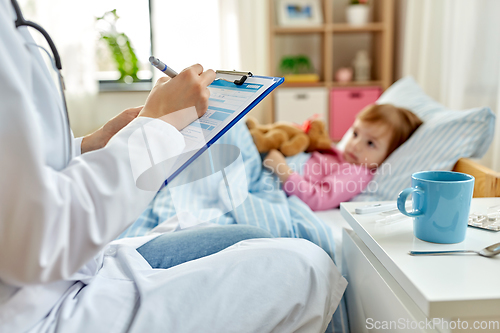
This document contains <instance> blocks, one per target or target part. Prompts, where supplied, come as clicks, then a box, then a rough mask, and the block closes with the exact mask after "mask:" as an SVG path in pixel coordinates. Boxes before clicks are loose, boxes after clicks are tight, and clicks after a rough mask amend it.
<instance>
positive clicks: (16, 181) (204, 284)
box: [0, 0, 346, 333]
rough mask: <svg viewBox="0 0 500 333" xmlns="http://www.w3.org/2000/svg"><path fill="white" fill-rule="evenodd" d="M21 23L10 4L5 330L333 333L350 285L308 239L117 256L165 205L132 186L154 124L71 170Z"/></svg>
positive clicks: (1, 141) (3, 194)
mask: <svg viewBox="0 0 500 333" xmlns="http://www.w3.org/2000/svg"><path fill="white" fill-rule="evenodd" d="M14 20H15V14H14V11H13V8H12V6H11V3H10V1H9V0H0V166H1V167H0V332H9V333H13V332H25V331H32V332H124V331H127V330H128V331H131V332H156V331H158V332H160V331H161V332H176V333H177V332H201V331H203V332H271V331H273V332H292V331H301V332H318V331H320V330H324V328H325V327H326V324H327V323H328V321H329V319H330V318H331V315H332V313H333V311H334V309H335V308H336V306H337V304H338V302H339V301H340V297H341V296H342V293H343V291H344V289H345V287H346V281H345V279H344V278H343V277H342V276H341V275H340V274H339V272H338V270H337V269H336V267H335V266H334V265H333V262H332V261H331V260H330V258H329V257H328V256H327V255H326V253H325V252H324V251H323V250H321V249H320V248H318V247H317V246H315V245H313V244H312V243H309V242H307V241H305V240H294V239H280V240H269V239H267V240H249V241H244V242H240V243H238V244H236V245H234V246H232V247H230V248H228V249H226V250H224V251H222V252H220V253H218V254H216V255H213V256H209V257H206V258H202V259H199V260H195V261H192V262H188V263H185V264H182V265H179V266H176V267H173V268H171V269H168V270H158V269H151V267H150V266H149V264H148V263H147V262H146V261H145V260H144V259H143V257H142V256H141V255H140V254H139V253H138V252H137V251H136V250H135V249H136V247H137V246H140V245H141V244H143V243H144V242H146V241H148V240H149V239H151V237H153V236H149V237H141V238H135V239H126V240H121V241H118V242H113V243H111V244H109V243H110V242H111V241H112V240H113V239H114V238H116V236H118V235H119V234H120V233H121V232H122V231H123V230H124V229H125V228H126V227H127V226H129V225H130V224H131V223H132V222H133V221H134V220H135V219H136V218H137V217H138V216H139V215H140V213H141V212H142V211H143V210H144V209H145V208H146V206H147V204H148V203H149V202H150V201H151V200H152V198H153V197H154V194H155V193H154V192H147V191H142V190H140V189H138V188H137V187H136V186H135V182H134V177H133V175H132V171H131V166H130V158H132V156H129V150H128V145H127V143H128V141H127V140H128V138H129V137H130V134H131V133H132V132H133V131H135V130H136V129H137V128H139V127H140V126H142V125H144V124H145V123H146V122H148V121H150V119H146V118H142V119H136V120H134V121H133V122H131V123H130V124H129V125H128V126H126V127H125V128H124V129H123V130H122V131H120V132H119V133H118V134H117V135H116V136H115V137H114V138H113V139H112V140H111V141H110V142H109V143H108V145H107V146H106V147H105V148H103V149H100V150H98V151H95V152H90V153H86V154H84V155H81V156H76V155H79V154H78V153H79V150H80V148H79V145H80V141H79V140H78V139H76V140H75V139H74V142H73V143H71V144H74V147H75V149H74V150H75V156H74V158H73V159H72V160H71V162H70V163H69V165H66V162H65V154H64V152H65V151H66V149H67V145H68V144H69V142H68V138H67V136H66V133H67V132H66V131H67V128H66V127H65V126H66V124H65V120H64V117H63V116H62V115H61V101H60V99H59V97H58V93H57V90H56V87H55V86H54V85H53V83H52V82H51V80H50V78H49V76H48V75H49V74H48V72H47V70H46V67H45V64H44V63H43V61H42V60H41V59H40V56H39V55H38V54H37V52H36V51H35V50H36V49H34V48H32V47H29V46H27V43H29V42H32V39H31V36H30V35H29V33H28V32H27V30H26V28H25V27H21V28H18V29H16V28H15V26H14ZM159 123H161V124H159ZM155 124H156V125H155V126H159V129H160V130H161V131H163V132H164V133H166V134H167V136H170V138H171V139H172V141H178V140H182V136H181V135H180V133H179V132H177V130H175V128H174V127H172V126H171V125H169V124H167V123H164V122H156V123H155ZM169 142H170V141H169ZM164 146H165V147H167V151H166V152H163V153H164V155H165V154H166V155H169V154H170V155H172V156H173V155H175V154H177V153H179V152H180V151H181V150H182V148H183V147H182V146H179V145H170V146H169V145H168V143H167V144H165V145H164ZM163 157H164V156H163ZM160 185H161V182H159V184H158V187H159V186H160ZM291 290H293V291H294V292H290V291H291Z"/></svg>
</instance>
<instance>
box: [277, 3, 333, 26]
mask: <svg viewBox="0 0 500 333" xmlns="http://www.w3.org/2000/svg"><path fill="white" fill-rule="evenodd" d="M277 13H278V25H280V26H288V27H289V26H315V25H321V24H322V23H323V13H322V11H321V4H320V1H319V0H278V1H277Z"/></svg>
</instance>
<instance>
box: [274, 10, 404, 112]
mask: <svg viewBox="0 0 500 333" xmlns="http://www.w3.org/2000/svg"><path fill="white" fill-rule="evenodd" d="M395 1H396V0H377V1H373V2H371V5H370V6H371V14H372V20H373V22H371V23H368V24H365V25H362V26H353V25H350V24H348V23H337V22H339V20H341V17H342V16H343V13H341V14H342V15H339V12H338V11H339V10H341V11H344V10H345V6H344V5H342V4H341V5H339V6H337V3H338V1H337V0H321V1H320V2H321V8H322V14H323V20H324V21H323V24H320V25H317V26H295V27H284V26H279V25H277V20H276V3H277V0H270V1H269V27H270V28H269V42H270V43H269V59H270V75H279V61H280V59H281V58H282V57H283V56H284V55H296V54H305V55H307V56H309V57H311V59H312V61H313V63H314V66H315V71H316V74H318V75H319V77H320V78H321V79H322V81H320V82H291V83H287V82H285V83H284V84H283V85H282V87H285V88H292V87H297V88H300V87H320V88H321V87H322V88H325V90H329V89H331V88H339V87H370V86H372V87H380V88H382V90H384V89H387V88H388V87H389V86H390V85H391V84H392V82H393V73H392V71H393V51H394V47H393V43H394V9H395ZM344 2H345V3H347V2H348V1H347V0H345V1H344ZM363 33H366V34H367V35H368V36H365V35H362V34H363ZM294 36H296V37H295V38H294ZM351 40H353V41H354V42H353V43H354V44H355V45H356V43H357V42H359V41H362V42H365V43H366V50H367V51H368V52H369V54H370V58H371V61H372V62H371V66H372V67H371V78H372V80H370V81H366V82H356V81H354V82H348V83H340V82H335V81H334V80H335V71H336V70H338V69H339V68H340V67H347V66H352V59H353V57H354V55H355V51H356V49H355V48H353V47H350V44H349V43H350V41H351ZM293 43H296V44H297V45H303V46H302V48H300V49H299V48H295V49H294V48H293V47H290V45H293ZM358 49H362V48H358ZM342 52H343V53H342ZM344 54H347V55H348V56H344ZM326 95H327V96H329V94H326ZM271 99H273V96H272V95H271ZM328 103H330V99H329V97H328V102H327V105H328ZM273 109H274V105H273ZM272 114H274V112H272Z"/></svg>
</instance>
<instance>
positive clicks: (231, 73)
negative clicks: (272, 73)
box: [214, 70, 253, 86]
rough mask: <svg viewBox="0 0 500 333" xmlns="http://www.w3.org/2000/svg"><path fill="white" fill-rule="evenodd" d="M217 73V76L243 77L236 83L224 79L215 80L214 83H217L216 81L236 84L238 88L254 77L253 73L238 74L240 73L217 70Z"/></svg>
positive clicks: (235, 81)
mask: <svg viewBox="0 0 500 333" xmlns="http://www.w3.org/2000/svg"><path fill="white" fill-rule="evenodd" d="M215 73H216V74H228V75H237V76H241V78H240V79H239V80H234V81H231V80H227V79H223V78H221V77H218V78H216V79H215V80H214V81H216V80H224V81H227V82H231V83H234V84H235V85H237V86H241V85H242V84H243V83H244V82H245V81H246V80H247V78H248V77H251V76H253V74H252V72H238V71H222V70H217V71H215Z"/></svg>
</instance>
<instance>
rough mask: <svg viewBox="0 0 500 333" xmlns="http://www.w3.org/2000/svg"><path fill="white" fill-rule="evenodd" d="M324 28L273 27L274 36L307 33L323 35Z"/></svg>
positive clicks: (321, 26)
mask: <svg viewBox="0 0 500 333" xmlns="http://www.w3.org/2000/svg"><path fill="white" fill-rule="evenodd" d="M323 32H325V26H323V25H320V26H313V27H274V33H275V34H309V33H323Z"/></svg>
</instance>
